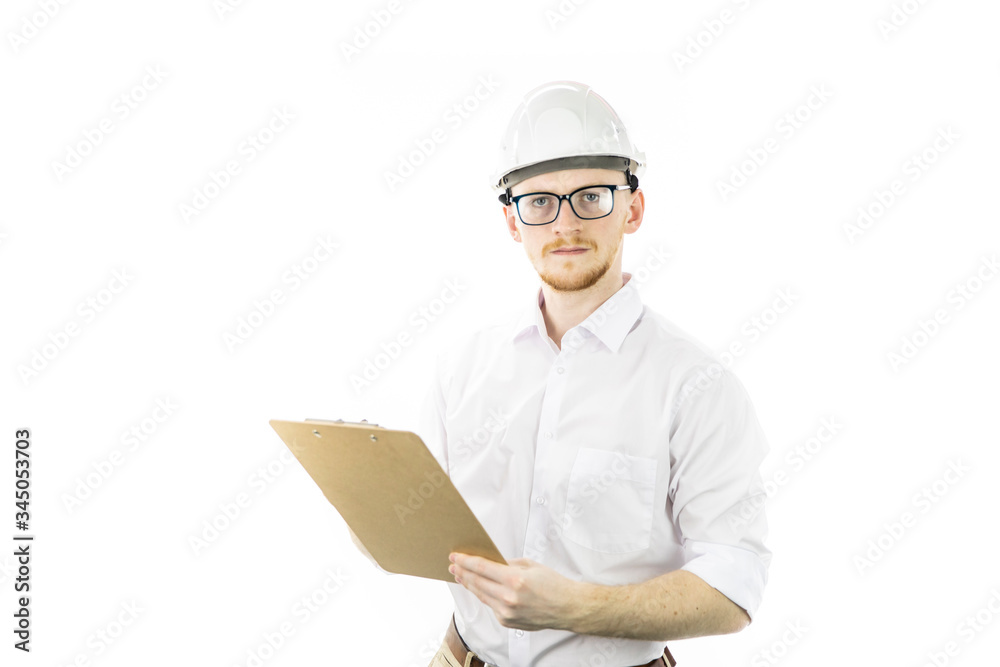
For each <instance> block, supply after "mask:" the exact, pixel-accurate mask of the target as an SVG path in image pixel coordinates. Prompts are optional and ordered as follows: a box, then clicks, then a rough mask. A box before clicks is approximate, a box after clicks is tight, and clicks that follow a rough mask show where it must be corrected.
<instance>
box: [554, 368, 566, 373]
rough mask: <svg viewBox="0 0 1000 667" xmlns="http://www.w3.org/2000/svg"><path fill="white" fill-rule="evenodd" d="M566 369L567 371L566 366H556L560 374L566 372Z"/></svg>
mask: <svg viewBox="0 0 1000 667" xmlns="http://www.w3.org/2000/svg"><path fill="white" fill-rule="evenodd" d="M565 371H566V369H565V368H563V367H562V366H559V367H557V368H556V373H559V374H562V373H564V372H565Z"/></svg>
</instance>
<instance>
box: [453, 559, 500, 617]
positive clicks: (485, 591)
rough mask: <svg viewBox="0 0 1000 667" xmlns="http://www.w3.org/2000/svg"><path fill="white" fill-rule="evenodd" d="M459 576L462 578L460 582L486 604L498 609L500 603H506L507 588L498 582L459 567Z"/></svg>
mask: <svg viewBox="0 0 1000 667" xmlns="http://www.w3.org/2000/svg"><path fill="white" fill-rule="evenodd" d="M457 576H458V577H459V578H460V579H461V580H462V581H461V582H460V583H461V584H462V585H463V586H465V587H466V588H467V589H468V590H469V591H471V592H472V593H473V594H474V595H475V596H476V597H477V598H479V599H480V600H481V601H482V602H483V603H484V604H486V605H488V606H489V607H490V608H491V609H493V610H494V611H496V610H497V609H498V608H499V606H500V605H505V604H506V601H505V600H504V596H505V593H506V590H507V589H506V588H505V587H504V586H502V585H501V584H498V583H497V582H495V581H493V580H491V579H487V578H486V577H482V576H479V575H477V574H476V573H475V572H472V571H470V570H462V569H459V570H458V572H457Z"/></svg>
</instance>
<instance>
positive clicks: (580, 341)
mask: <svg viewBox="0 0 1000 667" xmlns="http://www.w3.org/2000/svg"><path fill="white" fill-rule="evenodd" d="M644 161H645V156H644V155H643V154H642V153H639V152H638V151H637V150H636V149H635V147H634V146H633V145H632V143H631V141H630V140H629V138H628V135H627V133H626V132H625V128H624V127H623V126H622V123H621V121H620V119H619V118H618V116H617V115H616V114H615V112H614V111H613V110H612V109H611V107H610V106H609V105H608V104H607V103H606V102H605V101H604V100H603V99H602V98H601V97H599V96H598V95H597V94H596V93H594V91H592V90H591V89H589V88H588V87H587V86H585V85H583V84H579V83H576V82H571V81H557V82H552V83H549V84H545V85H543V86H539V87H538V88H536V89H534V90H532V91H531V92H529V93H528V94H527V95H526V96H525V99H524V101H523V102H522V104H521V106H520V107H519V108H518V110H517V111H516V112H515V114H514V117H513V118H512V120H511V123H510V126H509V128H508V131H507V137H506V139H505V142H504V146H503V149H502V158H501V168H500V170H499V172H498V178H497V179H496V180H495V181H494V185H495V188H496V189H497V191H498V192H500V193H501V194H500V200H501V202H502V203H503V204H504V208H503V211H504V216H505V218H506V222H507V228H508V231H509V233H510V235H511V237H512V238H513V239H514V241H515V242H518V243H521V244H522V245H523V246H524V249H525V252H526V254H527V256H528V259H529V260H530V261H531V263H532V265H533V267H534V269H535V270H536V271H537V272H538V275H539V277H540V278H541V282H542V284H541V286H540V290H539V292H538V293H537V294H536V295H535V298H533V299H532V302H531V304H530V307H528V308H526V309H525V310H524V311H523V312H520V313H518V314H517V315H516V316H515V317H513V318H510V319H507V320H504V321H502V322H501V323H499V324H496V325H493V326H490V327H487V328H484V329H481V330H480V331H478V332H477V333H476V334H475V335H474V336H473V337H472V338H471V339H470V340H469V341H468V342H467V343H466V344H464V345H463V346H462V347H460V348H459V349H457V350H450V351H449V352H448V354H446V355H443V356H441V357H440V358H439V360H438V366H437V376H436V378H435V381H434V384H433V388H432V391H431V393H430V394H429V396H428V402H427V405H426V406H425V410H424V413H423V414H424V417H425V419H426V423H425V424H424V425H423V426H422V428H421V431H420V436H421V438H422V439H423V440H424V442H426V443H427V445H428V447H429V448H430V449H431V451H432V452H433V453H434V455H435V457H436V458H437V459H438V461H439V462H440V463H441V466H442V468H444V469H445V470H446V471H447V472H448V475H449V477H450V478H451V480H452V482H453V483H454V484H455V486H456V488H457V489H458V490H459V491H460V492H461V494H462V496H463V497H464V498H465V499H466V501H467V502H468V504H469V506H470V507H471V508H472V510H473V512H474V513H475V514H476V516H477V517H478V518H479V520H480V522H481V523H482V524H483V526H484V527H485V528H486V530H487V532H488V533H489V534H490V536H491V537H492V539H493V541H494V543H495V544H496V545H497V547H498V548H499V549H500V551H501V553H503V554H504V557H505V558H506V559H507V561H508V563H509V564H508V565H501V564H498V563H495V562H492V561H489V560H487V559H484V558H480V557H477V556H472V555H468V554H461V553H453V554H452V555H451V560H452V565H451V572H452V573H453V574H454V576H455V582H456V583H454V584H449V588H450V589H451V592H452V595H453V596H454V598H455V614H454V615H453V617H452V619H451V622H450V624H449V627H448V631H447V633H446V635H445V640H444V642H443V644H442V646H441V649H440V651H439V652H438V654H437V655H436V656H435V657H434V660H433V661H432V663H431V666H432V667H467V666H468V665H477V666H478V665H483V664H489V665H497V666H500V667H563V666H569V665H573V666H575V665H590V664H601V665H608V666H611V667H614V666H617V667H626V666H635V665H671V666H672V665H673V664H674V661H673V658H672V656H671V655H670V653H669V651H668V650H666V647H665V646H664V644H665V642H667V641H670V640H675V639H682V638H685V637H697V636H703V635H712V634H723V633H731V632H736V631H738V630H740V629H742V628H744V627H745V626H746V625H747V624H748V623H750V621H751V618H752V616H753V614H754V613H755V612H756V610H757V607H758V606H759V604H760V601H761V597H762V593H763V588H764V585H765V583H766V580H767V567H768V564H769V563H770V556H771V554H770V551H769V550H768V549H767V548H766V547H765V546H764V544H763V537H764V535H765V533H766V519H765V515H764V512H763V511H762V509H761V508H762V506H763V501H764V498H765V493H764V490H763V487H762V484H761V478H760V474H759V467H760V464H761V461H762V460H763V458H764V456H765V454H766V452H767V445H766V442H765V439H764V436H763V434H762V432H761V429H760V426H759V424H758V422H757V419H756V417H755V415H754V411H753V407H752V404H751V402H750V400H749V398H748V397H747V394H746V392H745V390H744V388H743V385H742V384H741V383H740V382H739V381H738V380H737V379H736V378H735V377H734V376H733V375H732V374H731V373H729V372H728V371H727V370H725V369H724V368H723V367H722V366H721V365H720V364H719V363H718V362H717V361H716V360H715V359H714V357H713V355H712V354H711V353H710V352H709V351H708V350H707V349H705V348H704V347H702V346H701V345H700V344H699V343H697V342H696V341H694V340H692V339H691V338H690V337H689V336H687V335H686V334H685V333H683V332H682V331H681V330H679V329H678V328H676V327H675V326H674V325H673V324H672V323H670V322H669V321H667V320H666V319H664V318H663V317H662V316H660V315H659V314H657V313H655V312H654V311H652V310H650V309H649V308H647V307H646V306H644V305H643V303H642V301H641V299H640V296H639V292H638V289H637V285H636V284H635V282H634V279H633V278H632V276H631V274H629V273H623V272H622V269H621V265H622V240H623V237H624V234H632V233H634V232H635V231H636V230H638V229H639V226H640V224H641V223H642V219H643V210H644V206H645V200H644V195H643V192H642V190H640V189H638V176H639V175H641V173H642V170H643V167H644Z"/></svg>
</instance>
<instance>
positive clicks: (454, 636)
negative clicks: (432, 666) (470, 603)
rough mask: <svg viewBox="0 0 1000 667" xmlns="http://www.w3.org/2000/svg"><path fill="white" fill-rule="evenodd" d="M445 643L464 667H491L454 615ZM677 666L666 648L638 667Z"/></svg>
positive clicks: (445, 635) (445, 636)
mask: <svg viewBox="0 0 1000 667" xmlns="http://www.w3.org/2000/svg"><path fill="white" fill-rule="evenodd" d="M444 641H445V643H446V644H447V645H448V650H450V651H451V652H452V653H453V654H454V655H455V657H456V658H458V661H459V662H460V663H462V667H489V665H487V663H485V662H483V661H482V660H481V659H480V658H479V656H477V655H476V654H475V653H473V651H472V649H470V648H469V645H468V644H466V643H465V640H464V639H462V635H460V634H458V626H456V625H455V615H454V614H452V615H451V623H450V624H449V625H448V631H447V632H446V633H445V634H444ZM676 664H677V661H676V660H674V656H672V655H670V650H669V649H668V648H667V647H666V646H664V647H663V655H661V656H660V657H659V658H655V659H653V660H651V661H649V662H647V663H645V664H643V665H638V666H637V667H675V665H676Z"/></svg>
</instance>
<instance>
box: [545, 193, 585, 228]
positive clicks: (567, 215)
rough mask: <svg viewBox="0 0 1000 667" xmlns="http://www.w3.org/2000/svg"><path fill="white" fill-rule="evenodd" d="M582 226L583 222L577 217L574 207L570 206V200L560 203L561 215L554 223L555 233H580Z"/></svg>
mask: <svg viewBox="0 0 1000 667" xmlns="http://www.w3.org/2000/svg"><path fill="white" fill-rule="evenodd" d="M582 226H583V220H581V219H580V218H579V217H577V215H576V213H575V212H574V211H573V207H572V206H570V205H569V200H568V199H563V200H562V201H561V202H560V206H559V214H558V215H557V216H556V219H555V220H553V221H552V228H553V231H555V232H559V233H560V234H572V233H573V232H575V231H579V230H580V229H581V227H582Z"/></svg>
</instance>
